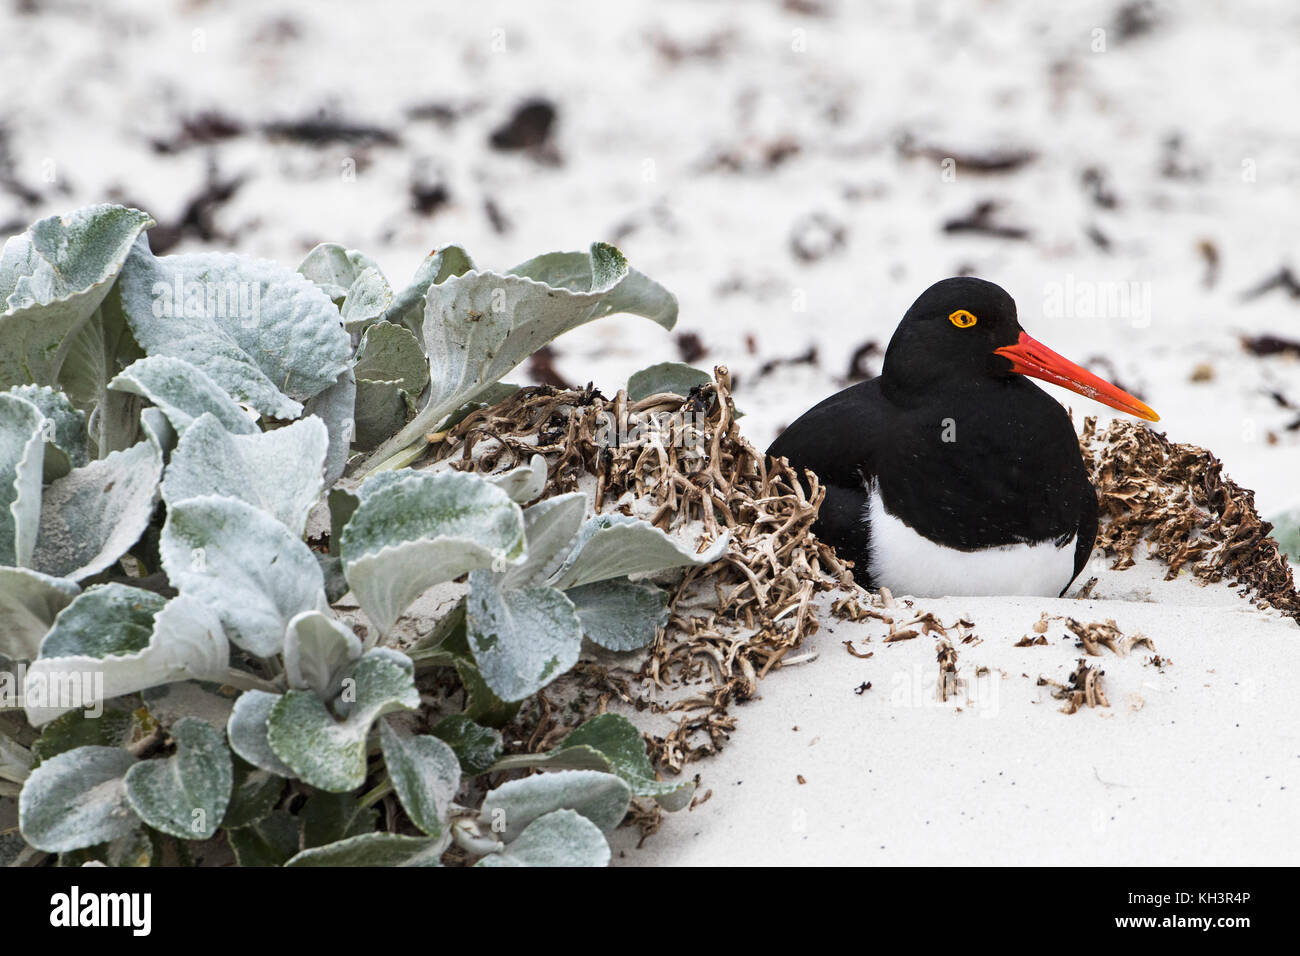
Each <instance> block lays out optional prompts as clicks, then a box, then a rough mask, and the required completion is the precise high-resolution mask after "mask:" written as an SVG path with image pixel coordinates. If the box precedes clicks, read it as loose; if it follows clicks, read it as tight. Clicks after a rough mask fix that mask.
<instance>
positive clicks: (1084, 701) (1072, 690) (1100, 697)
mask: <svg viewBox="0 0 1300 956" xmlns="http://www.w3.org/2000/svg"><path fill="white" fill-rule="evenodd" d="M1105 673H1106V672H1105V671H1102V670H1098V669H1097V668H1095V667H1092V666H1090V665H1089V664H1088V661H1087V659H1086V658H1082V657H1081V658H1079V664H1078V666H1077V667H1076V668H1075V669H1074V671H1073V673H1071V674H1070V683H1069V684H1062V683H1059V682H1058V681H1054V680H1052V679H1051V678H1050V677H1039V678H1038V686H1039V687H1051V688H1052V696H1053V697H1055V698H1056V699H1057V700H1063V701H1065V703H1064V704H1063V705H1062V706H1061V713H1063V714H1073V713H1077V712H1078V711H1079V709H1080V708H1082V707H1109V706H1110V701H1108V700H1107V699H1106V692H1105V691H1103V690H1102V688H1101V678H1102V675H1104V674H1105Z"/></svg>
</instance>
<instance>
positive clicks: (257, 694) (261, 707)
mask: <svg viewBox="0 0 1300 956" xmlns="http://www.w3.org/2000/svg"><path fill="white" fill-rule="evenodd" d="M279 701H280V695H279V694H269V693H267V692H266V691H264V690H246V691H244V692H243V693H242V694H240V695H239V699H238V700H236V701H235V708H234V710H232V711H231V712H230V722H229V723H228V724H226V734H227V735H228V736H229V737H230V749H231V750H233V751H234V752H235V753H237V754H239V756H241V757H243V758H244V759H245V760H247V761H248V762H249V763H251V764H252V765H253V766H254V767H257V768H259V769H261V770H265V771H266V772H267V773H273V774H275V775H276V776H277V777H296V776H297V774H295V773H294V772H293V769H292V768H291V767H289V766H287V765H286V764H285V763H284V761H282V760H281V759H280V758H279V757H277V756H276V755H275V751H274V750H272V749H271V744H270V742H269V741H268V740H267V739H266V722H267V721H268V720H270V718H271V711H272V709H274V707H275V705H276V704H277V703H279Z"/></svg>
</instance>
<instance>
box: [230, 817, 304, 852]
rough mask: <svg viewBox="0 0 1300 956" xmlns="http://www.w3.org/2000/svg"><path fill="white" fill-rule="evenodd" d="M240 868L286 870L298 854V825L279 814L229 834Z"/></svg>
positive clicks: (289, 818) (296, 822)
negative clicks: (289, 861) (276, 867)
mask: <svg viewBox="0 0 1300 956" xmlns="http://www.w3.org/2000/svg"><path fill="white" fill-rule="evenodd" d="M226 838H227V839H228V840H229V841H230V848H231V849H232V850H234V851H235V859H236V860H237V861H238V862H239V865H240V866H283V865H284V864H285V862H286V861H287V860H288V859H289V858H290V857H291V856H293V855H294V854H295V853H297V852H298V843H299V838H298V821H297V820H295V819H294V817H293V814H291V813H290V812H289V811H288V810H276V811H274V812H272V813H271V814H270V816H268V817H266V819H264V820H259V821H258V822H257V823H252V824H249V825H248V826H244V827H239V828H238V829H234V830H227V831H226Z"/></svg>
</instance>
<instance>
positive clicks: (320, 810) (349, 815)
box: [298, 790, 379, 850]
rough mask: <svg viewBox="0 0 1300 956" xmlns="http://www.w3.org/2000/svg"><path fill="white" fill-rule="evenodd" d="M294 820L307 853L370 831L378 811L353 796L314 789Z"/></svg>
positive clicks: (372, 830)
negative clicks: (298, 822) (300, 827)
mask: <svg viewBox="0 0 1300 956" xmlns="http://www.w3.org/2000/svg"><path fill="white" fill-rule="evenodd" d="M298 819H299V820H300V821H301V823H302V846H303V849H304V850H309V849H311V848H312V847H316V846H325V845H326V844H329V843H337V842H338V841H339V840H346V839H347V838H348V837H354V836H361V835H362V834H363V833H372V832H374V829H375V824H376V823H377V822H378V820H379V808H378V807H367V806H363V805H362V803H361V800H360V798H359V797H358V796H357V795H355V794H350V793H326V792H325V791H324V790H315V791H312V793H311V795H310V796H308V797H307V800H306V801H305V802H304V803H303V805H302V809H300V810H299V811H298Z"/></svg>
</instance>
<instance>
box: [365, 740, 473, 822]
mask: <svg viewBox="0 0 1300 956" xmlns="http://www.w3.org/2000/svg"><path fill="white" fill-rule="evenodd" d="M379 742H380V744H381V746H382V747H383V751H384V765H385V766H386V767H387V768H388V776H389V778H390V779H391V780H392V781H393V789H394V790H395V791H396V792H397V798H398V799H399V800H401V801H402V807H403V808H404V809H405V810H406V814H407V816H409V817H410V818H411V821H412V822H413V823H414V824H415V825H416V826H417V827H419V828H420V829H421V830H423V831H424V832H425V833H426V834H428V835H429V836H431V837H439V836H442V833H443V828H444V827H445V826H446V823H447V813H448V811H449V810H450V809H451V802H452V800H453V799H454V798H455V796H456V791H457V789H459V787H460V763H459V762H458V761H457V759H456V753H455V751H453V750H452V749H451V747H449V746H447V744H445V743H444V742H443V741H441V740H439V739H438V738H437V737H430V736H427V735H418V736H411V735H406V734H401V733H399V732H398V731H396V730H394V729H393V728H392V726H391V725H390V724H389V723H388V722H387V721H383V722H381V723H380V725H379Z"/></svg>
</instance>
